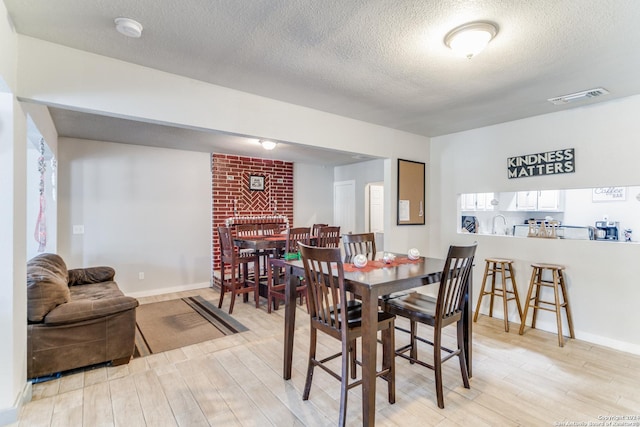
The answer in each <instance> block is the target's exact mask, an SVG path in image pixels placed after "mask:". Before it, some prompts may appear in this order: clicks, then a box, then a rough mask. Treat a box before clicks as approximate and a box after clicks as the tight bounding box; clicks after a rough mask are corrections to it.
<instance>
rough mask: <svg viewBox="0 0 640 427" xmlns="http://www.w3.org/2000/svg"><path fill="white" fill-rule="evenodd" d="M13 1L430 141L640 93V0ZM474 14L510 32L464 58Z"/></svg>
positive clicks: (33, 20)
mask: <svg viewBox="0 0 640 427" xmlns="http://www.w3.org/2000/svg"><path fill="white" fill-rule="evenodd" d="M4 2H5V4H6V6H7V9H8V10H9V13H10V15H11V18H12V20H13V21H14V24H15V27H16V30H17V31H18V32H19V33H21V34H25V35H29V36H32V37H36V38H40V39H44V40H48V41H51V42H54V43H59V44H62V45H66V46H70V47H73V48H77V49H81V50H85V51H89V52H95V53H98V54H101V55H106V56H109V57H113V58H118V59H122V60H125V61H128V62H132V63H136V64H140V65H144V66H147V67H152V68H156V69H159V70H163V71H167V72H171V73H175V74H179V75H184V76H188V77H191V78H195V79H198V80H202V81H206V82H211V83H214V84H217V85H221V86H226V87H230V88H234V89H238V90H242V91H246V92H250V93H254V94H258V95H262V96H266V97H269V98H273V99H278V100H282V101H286V102H290V103H293V104H298V105H303V106H307V107H311V108H315V109H318V110H322V111H327V112H331V113H335V114H339V115H343V116H347V117H351V118H355V119H359V120H363V121H366V122H371V123H376V124H380V125H383V126H388V127H391V128H397V129H402V130H405V131H408V132H412V133H416V134H420V135H425V136H437V135H443V134H447V133H452V132H457V131H461V130H467V129H471V128H476V127H480V126H486V125H491V124H495V123H501V122H505V121H511V120H515V119H520V118H524V117H529V116H533V115H538V114H545V113H550V112H554V111H559V110H561V109H564V108H572V107H576V106H581V105H586V104H589V103H594V102H601V101H608V100H612V99H615V98H618V97H624V96H629V95H634V94H638V93H640V79H639V78H638V77H637V76H638V72H639V71H640V49H639V48H638V47H640V30H639V28H640V27H638V25H637V22H638V19H639V18H640V1H637V0H535V1H520V0H475V1H464V0H439V1H426V0H377V1H376V0H217V1H216V0H185V1H182V2H177V1H175V0H136V1H131V0H94V1H86V0H56V1H42V0H4ZM119 16H127V17H131V18H134V19H136V20H138V21H140V22H141V23H142V24H143V26H144V32H143V35H142V37H141V38H140V39H128V38H125V37H124V36H122V35H120V34H118V33H117V32H116V31H115V30H114V26H113V19H114V18H116V17H119ZM474 20H488V21H493V22H495V23H497V24H498V26H499V28H500V31H499V33H498V35H497V37H496V38H495V39H494V40H493V41H492V43H490V45H489V46H488V47H487V49H486V50H485V51H484V52H482V53H481V54H479V55H478V56H476V57H474V58H472V59H470V60H467V59H465V58H458V57H456V56H454V55H453V54H452V53H451V51H450V50H449V49H448V48H447V47H446V46H445V45H444V43H443V38H444V36H445V34H446V33H447V32H448V31H449V30H451V29H452V28H454V27H456V26H458V25H461V24H464V23H467V22H470V21H474ZM595 87H604V88H606V89H607V90H608V91H609V92H611V94H610V95H607V96H605V97H602V98H597V99H591V100H587V101H581V102H579V103H573V104H569V105H567V106H561V107H558V106H554V105H552V104H550V103H549V102H547V101H546V100H547V98H551V97H555V96H559V95H564V94H568V93H572V92H576V91H581V90H585V89H591V88H595Z"/></svg>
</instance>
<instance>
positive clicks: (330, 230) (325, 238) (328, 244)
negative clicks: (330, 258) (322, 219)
mask: <svg viewBox="0 0 640 427" xmlns="http://www.w3.org/2000/svg"><path fill="white" fill-rule="evenodd" d="M317 236H318V243H317V245H316V246H319V247H322V248H338V247H340V226H327V227H320V228H319V229H318V234H317Z"/></svg>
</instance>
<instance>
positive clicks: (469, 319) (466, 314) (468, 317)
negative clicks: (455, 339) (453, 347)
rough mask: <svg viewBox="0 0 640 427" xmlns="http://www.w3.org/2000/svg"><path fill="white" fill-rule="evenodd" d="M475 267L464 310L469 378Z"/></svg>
mask: <svg viewBox="0 0 640 427" xmlns="http://www.w3.org/2000/svg"><path fill="white" fill-rule="evenodd" d="M472 275H473V269H472V270H471V271H470V272H469V277H468V278H467V280H468V281H469V283H468V284H467V295H466V296H465V297H464V305H465V307H464V310H463V311H462V322H463V325H464V326H463V333H464V355H465V357H466V359H467V371H468V372H469V378H471V376H472V373H471V359H472V354H471V350H472V347H473V346H472V344H473V333H472V332H473V331H472V330H471V328H472V324H473V321H472V320H473V316H472V312H471V306H472V303H471V298H472V296H473V286H472V284H473V278H472Z"/></svg>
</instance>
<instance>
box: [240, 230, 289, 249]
mask: <svg viewBox="0 0 640 427" xmlns="http://www.w3.org/2000/svg"><path fill="white" fill-rule="evenodd" d="M233 244H234V245H236V246H237V247H239V248H240V249H253V250H254V251H256V252H261V251H265V250H269V249H284V247H285V246H286V245H287V235H286V234H275V235H272V236H268V235H267V236H265V235H261V234H256V235H255V236H238V237H234V238H233Z"/></svg>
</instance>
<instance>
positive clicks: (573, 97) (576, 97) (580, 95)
mask: <svg viewBox="0 0 640 427" xmlns="http://www.w3.org/2000/svg"><path fill="white" fill-rule="evenodd" d="M608 94H609V91H608V90H606V89H605V88H602V87H597V88H595V89H588V90H583V91H582V92H576V93H570V94H568V95H562V96H557V97H555V98H549V99H547V101H549V102H550V103H552V104H553V105H564V104H568V103H570V102H575V101H581V100H584V99H587V98H595V97H597V96H602V95H608Z"/></svg>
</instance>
